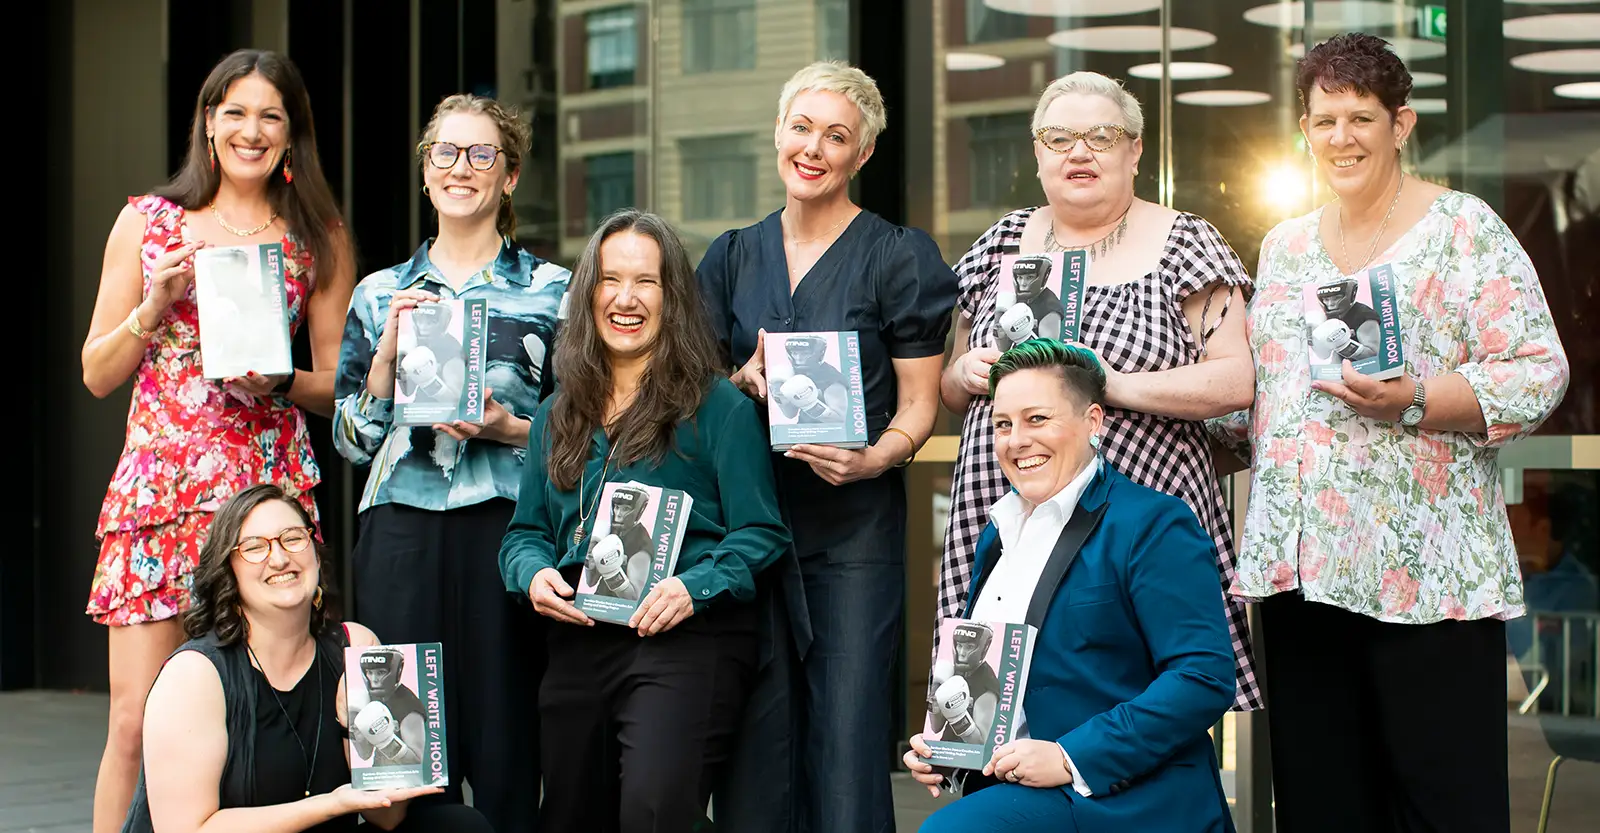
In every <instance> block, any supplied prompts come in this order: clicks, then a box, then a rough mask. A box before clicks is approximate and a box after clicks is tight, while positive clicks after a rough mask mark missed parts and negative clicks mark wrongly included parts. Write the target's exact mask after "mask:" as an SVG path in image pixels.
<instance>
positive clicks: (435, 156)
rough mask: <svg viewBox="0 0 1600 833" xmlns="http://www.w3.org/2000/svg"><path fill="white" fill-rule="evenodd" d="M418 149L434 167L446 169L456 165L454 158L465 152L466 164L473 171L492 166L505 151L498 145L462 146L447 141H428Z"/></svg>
mask: <svg viewBox="0 0 1600 833" xmlns="http://www.w3.org/2000/svg"><path fill="white" fill-rule="evenodd" d="M418 150H420V151H422V155H423V156H426V157H427V158H428V161H429V162H430V163H432V164H433V166H434V167H435V168H442V169H444V170H447V171H448V170H450V169H451V168H454V167H455V166H456V160H457V159H460V158H461V154H462V153H466V155H467V164H468V165H471V166H472V169H473V170H475V171H487V170H489V169H490V168H493V167H494V163H495V160H496V159H498V158H500V154H502V153H505V149H504V148H502V147H500V146H498V145H489V144H477V145H471V146H468V147H462V146H460V145H455V144H451V143H449V142H428V143H426V144H424V145H421V146H420V147H418Z"/></svg>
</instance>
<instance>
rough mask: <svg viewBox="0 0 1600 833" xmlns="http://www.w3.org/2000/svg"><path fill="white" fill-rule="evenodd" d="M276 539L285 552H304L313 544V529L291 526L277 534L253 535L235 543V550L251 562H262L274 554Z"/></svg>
mask: <svg viewBox="0 0 1600 833" xmlns="http://www.w3.org/2000/svg"><path fill="white" fill-rule="evenodd" d="M274 541H276V542H277V543H278V546H280V547H283V551H284V552H304V551H305V549H306V547H309V546H311V530H309V529H306V528H305V527H303V526H291V527H289V528H288V529H285V530H284V531H282V532H280V533H278V534H277V535H269V536H265V537H263V536H252V537H250V538H245V539H243V540H241V541H240V542H239V543H237V544H235V545H234V547H233V551H234V552H236V553H238V554H239V557H240V558H243V559H244V560H246V561H248V562H250V563H251V564H260V563H261V562H263V561H266V560H267V556H269V555H271V554H272V543H273V542H274Z"/></svg>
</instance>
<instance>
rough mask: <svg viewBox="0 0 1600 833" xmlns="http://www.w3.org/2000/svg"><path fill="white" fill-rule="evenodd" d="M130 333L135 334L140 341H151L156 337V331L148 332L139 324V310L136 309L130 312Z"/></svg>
mask: <svg viewBox="0 0 1600 833" xmlns="http://www.w3.org/2000/svg"><path fill="white" fill-rule="evenodd" d="M128 332H130V333H133V334H134V335H135V336H136V337H138V339H139V340H140V341H149V340H150V337H151V336H153V335H155V334H156V333H155V330H146V329H145V328H144V327H142V326H140V324H139V308H138V307H134V308H133V309H132V310H129V312H128Z"/></svg>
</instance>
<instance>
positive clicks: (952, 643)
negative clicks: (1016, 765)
mask: <svg viewBox="0 0 1600 833" xmlns="http://www.w3.org/2000/svg"><path fill="white" fill-rule="evenodd" d="M939 631H940V633H939V653H938V655H937V656H935V658H934V662H933V679H932V683H931V684H930V686H929V688H928V717H927V721H926V723H925V724H924V725H923V729H922V739H923V740H924V741H926V742H927V744H928V748H929V750H930V751H932V752H933V756H932V757H929V758H924V759H923V760H924V761H925V762H926V763H930V764H933V765H934V766H945V767H958V768H961V769H983V766H984V764H987V763H988V762H989V759H990V758H992V757H993V756H994V750H995V747H997V746H1002V745H1004V744H1007V743H1010V742H1011V741H1013V740H1016V735H1017V725H1018V718H1019V716H1020V715H1021V711H1022V693H1023V692H1024V691H1026V690H1027V689H1028V668H1029V667H1030V666H1031V665H1032V663H1033V645H1034V642H1035V640H1037V639H1038V636H1039V631H1038V629H1037V628H1035V627H1033V626H1032V625H1025V624H1013V623H1010V622H980V621H976V620H972V619H955V618H951V619H946V620H944V622H943V623H942V624H941V625H940V626H939Z"/></svg>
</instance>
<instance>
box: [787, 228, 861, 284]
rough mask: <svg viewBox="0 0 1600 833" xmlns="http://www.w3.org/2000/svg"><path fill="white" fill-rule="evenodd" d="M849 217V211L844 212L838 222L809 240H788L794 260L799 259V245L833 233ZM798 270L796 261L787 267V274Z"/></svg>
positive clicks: (798, 266) (813, 241) (807, 243)
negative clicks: (792, 248) (791, 246)
mask: <svg viewBox="0 0 1600 833" xmlns="http://www.w3.org/2000/svg"><path fill="white" fill-rule="evenodd" d="M850 217H851V215H850V214H849V213H846V214H845V215H844V216H843V217H840V218H839V222H837V223H834V224H833V225H832V226H829V227H828V230H827V231H825V232H823V233H821V234H819V235H817V236H816V237H813V238H811V239H810V240H799V239H795V240H791V241H789V242H790V243H791V244H792V245H793V246H794V253H795V260H796V261H798V260H799V259H800V257H799V255H800V247H801V246H805V245H809V244H811V243H815V242H817V241H818V240H821V239H822V238H824V237H827V236H828V235H830V234H832V233H833V230H834V229H836V228H838V227H839V226H842V225H844V221H845V220H848V219H850ZM813 265H815V264H813ZM799 270H800V265H799V264H798V263H797V264H796V265H794V266H790V267H789V274H791V275H792V274H794V273H795V272H797V271H799Z"/></svg>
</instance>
